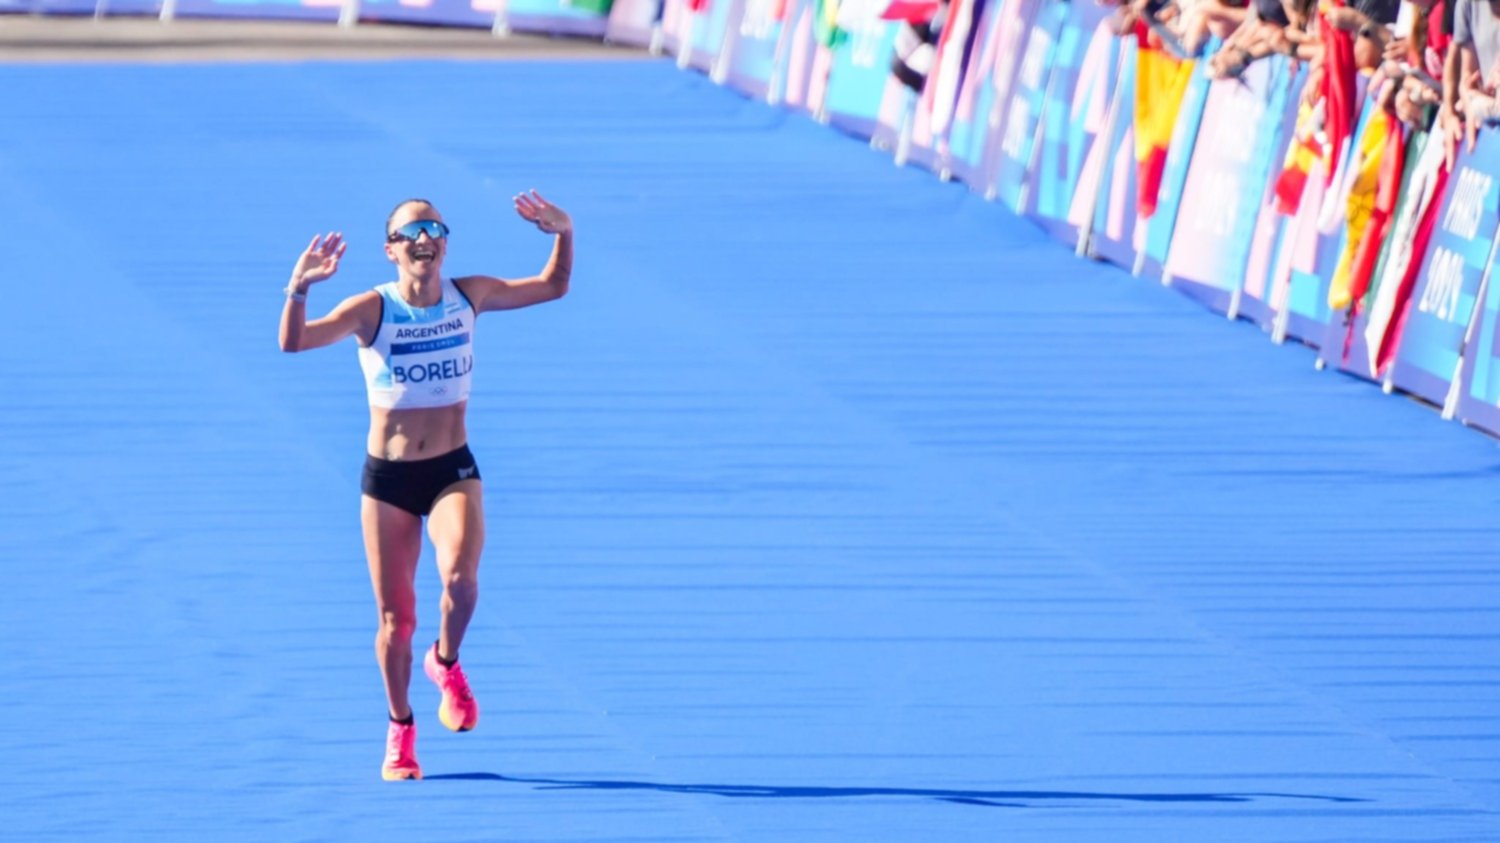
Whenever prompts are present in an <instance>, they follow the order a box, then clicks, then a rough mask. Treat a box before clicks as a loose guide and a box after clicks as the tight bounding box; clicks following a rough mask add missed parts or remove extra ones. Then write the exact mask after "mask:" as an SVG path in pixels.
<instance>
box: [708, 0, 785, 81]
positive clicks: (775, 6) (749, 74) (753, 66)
mask: <svg viewBox="0 0 1500 843" xmlns="http://www.w3.org/2000/svg"><path fill="white" fill-rule="evenodd" d="M788 5H789V4H787V3H786V2H783V0H744V7H743V14H741V15H740V16H739V18H738V20H737V21H734V22H733V23H732V24H731V26H730V28H729V32H728V33H727V35H726V37H725V41H724V50H725V51H726V54H727V55H726V58H725V62H724V83H725V84H727V85H729V86H730V87H731V88H734V89H735V90H737V91H739V92H741V93H743V94H745V95H746V96H750V97H754V98H756V99H770V98H773V95H774V97H775V98H779V94H780V92H779V91H775V90H774V89H773V85H772V83H773V81H774V80H775V79H776V78H777V75H778V74H777V68H778V67H779V65H780V62H779V61H778V57H779V56H780V55H781V50H780V49H778V48H779V47H782V46H784V45H783V39H784V38H785V33H786V26H785V16H786V12H787V6H788Z"/></svg>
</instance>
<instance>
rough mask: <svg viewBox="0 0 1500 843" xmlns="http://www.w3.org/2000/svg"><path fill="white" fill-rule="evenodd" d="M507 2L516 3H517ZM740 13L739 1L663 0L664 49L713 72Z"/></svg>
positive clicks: (690, 64)
mask: <svg viewBox="0 0 1500 843" xmlns="http://www.w3.org/2000/svg"><path fill="white" fill-rule="evenodd" d="M533 1H534V2H541V0H533ZM551 1H552V2H557V1H558V0H551ZM506 2H508V3H512V4H514V3H516V2H518V0H506ZM740 11H741V10H740V0H663V5H662V16H661V35H662V39H661V40H662V46H663V48H664V49H665V50H666V51H667V52H669V53H671V54H673V55H675V56H677V63H678V65H679V66H682V67H693V68H696V69H698V70H701V71H703V72H704V73H713V71H714V64H715V62H717V61H718V58H719V51H720V50H721V49H722V48H723V47H724V40H725V36H726V34H727V33H728V32H729V21H730V18H731V16H733V18H734V19H736V20H738V19H739V16H740Z"/></svg>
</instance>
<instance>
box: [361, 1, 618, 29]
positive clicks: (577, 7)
mask: <svg viewBox="0 0 1500 843" xmlns="http://www.w3.org/2000/svg"><path fill="white" fill-rule="evenodd" d="M362 2H363V0H362ZM387 2H390V3H391V5H401V2H402V0H387ZM433 2H438V0H433ZM502 3H503V5H504V9H503V10H502V11H503V13H504V15H505V22H506V24H507V25H508V26H510V28H511V29H512V30H514V31H516V32H537V33H545V34H548V35H586V36H589V37H591V38H602V37H603V36H604V33H605V31H606V30H607V29H608V27H609V12H610V0H473V4H474V8H475V9H484V10H488V11H489V12H491V13H493V12H494V11H495V7H496V6H498V5H501V4H502ZM362 8H363V7H362ZM412 20H416V19H415V18H413V19H412Z"/></svg>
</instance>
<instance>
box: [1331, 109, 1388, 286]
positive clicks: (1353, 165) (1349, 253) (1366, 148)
mask: <svg viewBox="0 0 1500 843" xmlns="http://www.w3.org/2000/svg"><path fill="white" fill-rule="evenodd" d="M1401 155H1402V134H1401V127H1400V124H1399V123H1398V122H1397V120H1396V118H1395V117H1394V116H1393V115H1391V114H1390V113H1388V112H1386V111H1383V110H1382V111H1377V112H1376V113H1375V114H1374V115H1372V116H1371V118H1370V121H1369V125H1367V126H1366V127H1365V131H1364V132H1362V133H1361V134H1360V138H1359V148H1358V149H1357V150H1355V157H1354V159H1353V160H1351V161H1350V162H1349V166H1350V169H1351V172H1352V174H1353V175H1352V180H1351V182H1350V186H1349V196H1348V198H1347V199H1346V200H1345V203H1344V207H1345V211H1344V230H1345V235H1344V247H1343V249H1342V250H1341V251H1340V253H1339V262H1338V265H1337V266H1336V267H1334V270H1333V277H1332V278H1331V279H1330V280H1329V284H1328V306H1329V307H1330V308H1332V309H1334V310H1348V309H1349V308H1350V307H1352V306H1353V305H1354V303H1355V302H1357V301H1359V299H1360V298H1362V297H1363V296H1364V293H1365V289H1366V288H1367V287H1368V286H1369V273H1370V272H1372V271H1374V268H1375V257H1376V256H1378V254H1379V248H1380V243H1381V242H1383V239H1384V237H1385V233H1386V232H1385V224H1386V223H1387V222H1388V221H1389V220H1390V214H1391V212H1392V211H1394V210H1395V205H1396V190H1397V189H1398V188H1399V187H1400V184H1401V173H1402V163H1403V162H1402V158H1401ZM1381 200H1384V204H1382V201H1381ZM1366 235H1372V236H1373V237H1374V238H1377V239H1375V240H1374V242H1373V243H1371V244H1369V245H1366ZM1362 251H1363V259H1361V252H1362Z"/></svg>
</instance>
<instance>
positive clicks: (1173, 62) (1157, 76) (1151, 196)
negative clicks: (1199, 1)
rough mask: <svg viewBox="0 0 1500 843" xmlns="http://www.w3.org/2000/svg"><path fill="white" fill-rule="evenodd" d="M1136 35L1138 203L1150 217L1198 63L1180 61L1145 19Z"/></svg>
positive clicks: (1139, 25)
mask: <svg viewBox="0 0 1500 843" xmlns="http://www.w3.org/2000/svg"><path fill="white" fill-rule="evenodd" d="M1135 34H1136V72H1135V160H1136V163H1137V166H1138V167H1139V172H1138V174H1137V175H1136V202H1137V203H1138V205H1137V207H1138V208H1139V213H1140V215H1141V217H1142V218H1149V217H1151V215H1152V214H1155V213H1156V202H1157V199H1158V195H1159V194H1160V192H1161V183H1162V173H1163V172H1164V171H1165V170H1166V164H1167V151H1168V150H1169V149H1170V148H1171V145H1172V134H1173V130H1174V129H1175V128H1176V127H1177V116H1178V111H1179V110H1180V109H1181V107H1182V99H1183V95H1184V94H1185V93H1186V92H1187V87H1188V82H1189V81H1191V79H1192V76H1193V69H1194V68H1195V67H1196V66H1197V62H1195V61H1184V60H1179V59H1177V58H1175V57H1174V56H1172V55H1171V54H1169V53H1168V52H1167V51H1166V50H1164V49H1162V46H1161V44H1160V43H1157V42H1155V39H1154V38H1152V36H1151V31H1150V30H1149V29H1148V28H1147V27H1146V24H1145V23H1144V22H1142V21H1137V22H1136V31H1135Z"/></svg>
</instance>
